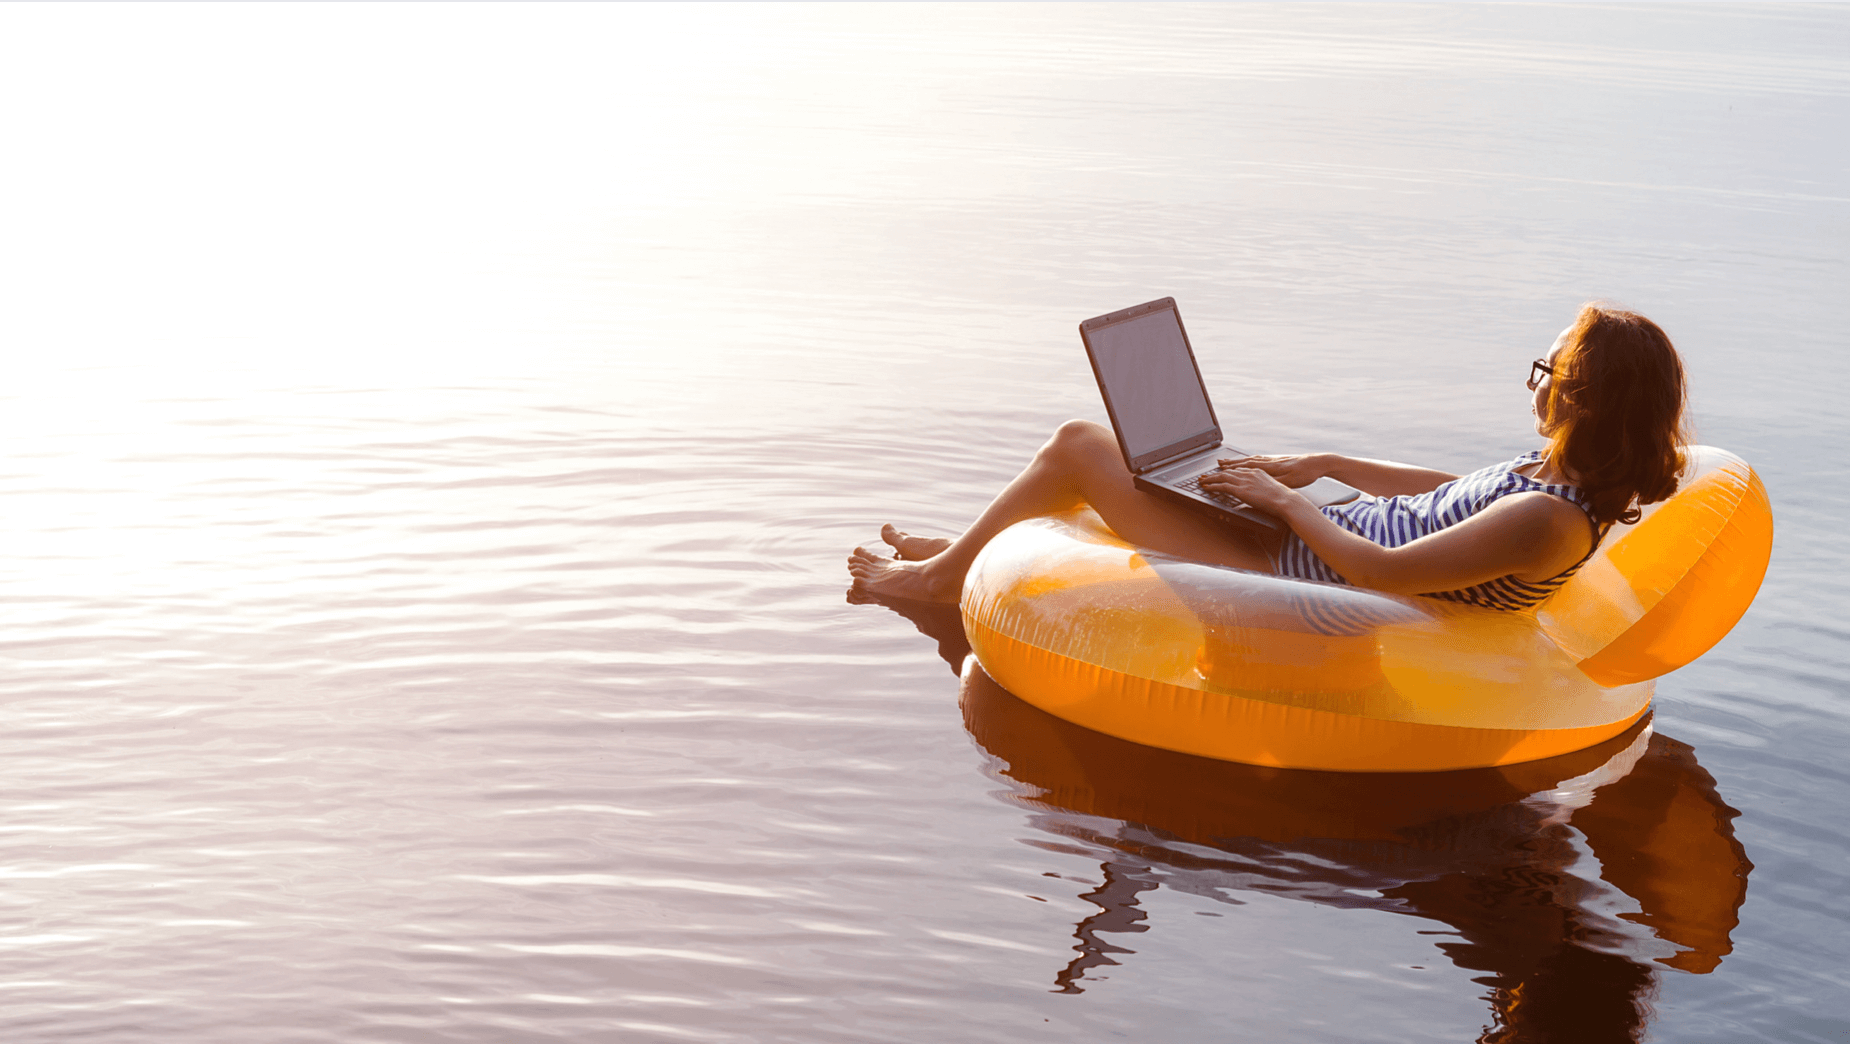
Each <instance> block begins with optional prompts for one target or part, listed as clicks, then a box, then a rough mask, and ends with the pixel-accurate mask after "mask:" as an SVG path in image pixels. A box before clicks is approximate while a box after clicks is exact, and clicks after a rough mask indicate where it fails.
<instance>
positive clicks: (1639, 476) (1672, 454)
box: [1543, 304, 1690, 525]
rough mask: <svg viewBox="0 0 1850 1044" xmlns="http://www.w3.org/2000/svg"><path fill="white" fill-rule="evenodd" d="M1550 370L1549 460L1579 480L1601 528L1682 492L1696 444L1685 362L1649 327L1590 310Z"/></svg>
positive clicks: (1631, 316)
mask: <svg viewBox="0 0 1850 1044" xmlns="http://www.w3.org/2000/svg"><path fill="white" fill-rule="evenodd" d="M1554 371H1555V373H1554V376H1553V377H1550V378H1549V380H1548V395H1547V405H1548V413H1547V414H1546V422H1545V425H1544V430H1543V434H1545V435H1547V436H1548V440H1549V444H1548V456H1549V457H1550V458H1551V459H1552V460H1553V461H1554V463H1555V465H1556V466H1557V467H1565V469H1566V470H1567V471H1568V472H1569V473H1571V474H1573V475H1574V476H1575V477H1576V479H1577V480H1578V482H1579V484H1580V489H1581V491H1582V492H1584V493H1586V494H1587V496H1588V498H1589V499H1590V500H1591V501H1592V507H1593V519H1594V521H1595V522H1598V523H1600V524H1601V525H1605V524H1607V523H1610V522H1636V521H1638V515H1639V508H1640V507H1641V506H1642V505H1645V504H1652V503H1656V502H1657V501H1660V500H1663V499H1664V498H1666V497H1668V496H1670V494H1672V493H1675V492H1676V489H1677V474H1678V472H1680V471H1682V470H1683V454H1682V447H1683V446H1684V445H1686V444H1688V442H1689V441H1690V433H1689V429H1688V426H1687V423H1686V421H1685V420H1684V413H1683V407H1684V400H1685V399H1687V398H1688V389H1687V385H1686V383H1685V381H1684V377H1683V360H1682V359H1681V358H1680V357H1679V356H1678V355H1677V350H1676V348H1674V347H1672V346H1671V344H1670V338H1669V337H1668V336H1666V335H1665V333H1664V331H1663V330H1661V329H1659V328H1658V325H1657V324H1656V323H1654V322H1652V321H1651V320H1649V319H1646V318H1645V317H1644V316H1642V315H1638V314H1636V313H1634V312H1626V311H1621V310H1619V309H1617V308H1611V307H1608V306H1606V305H1601V304H1588V305H1584V306H1582V307H1581V309H1580V315H1579V316H1577V317H1576V318H1575V319H1574V325H1573V326H1572V327H1570V328H1569V329H1568V333H1567V337H1566V339H1565V340H1564V341H1563V342H1562V345H1561V350H1560V352H1559V353H1557V354H1556V356H1555V359H1554Z"/></svg>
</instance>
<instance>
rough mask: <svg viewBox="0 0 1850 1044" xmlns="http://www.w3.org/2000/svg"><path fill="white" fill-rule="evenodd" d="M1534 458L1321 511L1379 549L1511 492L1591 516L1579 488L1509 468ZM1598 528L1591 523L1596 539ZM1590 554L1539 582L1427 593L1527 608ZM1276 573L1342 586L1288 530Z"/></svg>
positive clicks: (1506, 580) (1503, 581) (1499, 581)
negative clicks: (1552, 499)
mask: <svg viewBox="0 0 1850 1044" xmlns="http://www.w3.org/2000/svg"><path fill="white" fill-rule="evenodd" d="M1541 459H1542V454H1541V451H1539V450H1537V451H1533V452H1530V453H1525V454H1523V455H1522V456H1520V457H1517V458H1516V459H1515V460H1512V461H1509V462H1507V463H1504V464H1496V465H1493V466H1491V467H1488V468H1485V469H1484V470H1482V471H1474V472H1472V473H1471V474H1469V475H1466V476H1464V477H1463V478H1456V479H1453V480H1452V481H1450V482H1447V483H1446V484H1444V485H1443V486H1440V487H1439V488H1438V489H1435V490H1433V491H1432V492H1430V493H1421V494H1419V495H1417V496H1411V497H1381V498H1376V499H1368V498H1364V499H1361V500H1355V501H1351V502H1349V503H1347V504H1338V505H1335V506H1333V507H1326V508H1324V509H1323V513H1324V515H1326V516H1327V517H1329V518H1330V520H1331V521H1334V522H1335V523H1336V524H1337V525H1339V526H1341V527H1343V528H1344V529H1347V530H1349V531H1350V532H1351V533H1356V534H1359V535H1361V536H1364V537H1366V538H1368V539H1369V540H1372V541H1374V542H1375V543H1377V544H1380V545H1381V546H1383V547H1399V546H1401V545H1402V544H1408V543H1411V542H1413V541H1415V540H1418V539H1419V538H1420V537H1423V536H1426V535H1427V534H1429V533H1437V532H1438V531H1439V530H1441V529H1445V528H1447V527H1450V526H1455V525H1457V524H1458V523H1460V522H1463V521H1464V520H1465V519H1467V518H1470V517H1471V516H1472V515H1475V514H1477V513H1478V512H1480V511H1482V510H1484V509H1485V508H1487V507H1489V506H1490V504H1491V503H1492V502H1493V501H1495V500H1497V499H1498V498H1499V497H1505V496H1508V495H1509V494H1511V493H1533V492H1540V493H1552V494H1554V495H1555V496H1557V497H1561V498H1562V499H1564V500H1567V501H1569V502H1570V503H1572V504H1573V505H1574V506H1575V507H1578V508H1579V509H1580V510H1582V511H1585V512H1587V518H1588V519H1589V521H1590V520H1591V519H1592V517H1593V514H1592V504H1591V503H1590V502H1589V501H1588V500H1587V496H1586V494H1584V493H1582V492H1581V491H1580V489H1579V488H1578V487H1576V486H1554V485H1548V484H1546V483H1542V482H1537V481H1535V480H1534V479H1532V478H1529V477H1527V476H1526V475H1519V474H1517V473H1516V469H1517V468H1521V467H1526V466H1528V465H1530V464H1533V463H1535V462H1536V461H1539V460H1541ZM1601 532H1602V530H1600V529H1599V528H1597V527H1596V528H1595V535H1596V537H1597V535H1598V534H1600V533H1601ZM1598 546H1599V541H1598V540H1597V539H1595V540H1594V547H1598ZM1591 557H1593V552H1592V551H1590V550H1589V551H1588V552H1587V555H1586V558H1582V559H1581V560H1580V561H1578V562H1575V563H1574V564H1573V565H1572V566H1570V567H1569V568H1568V570H1567V571H1566V572H1564V573H1561V574H1559V575H1557V576H1553V577H1550V578H1548V579H1547V580H1543V581H1542V582H1541V583H1536V584H1532V583H1529V582H1528V581H1526V580H1520V579H1517V577H1516V576H1515V575H1514V574H1511V575H1509V576H1500V577H1498V578H1496V579H1495V580H1491V581H1487V582H1485V583H1481V584H1476V585H1473V586H1471V587H1464V588H1460V589H1458V590H1456V591H1435V592H1433V593H1431V594H1429V595H1427V596H1426V597H1428V598H1443V599H1445V600H1446V601H1449V602H1464V603H1466V604H1469V605H1481V606H1486V607H1488V608H1491V609H1528V608H1530V607H1531V606H1535V605H1539V604H1540V603H1541V602H1542V600H1543V599H1545V598H1547V597H1548V596H1549V595H1551V594H1553V593H1554V592H1555V589H1556V588H1558V587H1560V586H1561V585H1562V584H1564V583H1566V582H1567V578H1568V577H1570V576H1573V575H1574V574H1575V573H1577V572H1579V571H1580V567H1581V566H1583V565H1585V564H1586V562H1587V558H1591ZM1278 575H1280V576H1290V577H1296V578H1298V579H1300V580H1321V581H1323V582H1325V583H1331V584H1344V585H1348V584H1349V581H1347V580H1344V579H1343V578H1342V577H1341V576H1338V575H1337V573H1336V570H1334V569H1331V568H1330V567H1329V564H1328V563H1326V562H1324V560H1323V559H1321V558H1318V557H1317V555H1316V553H1315V552H1313V551H1311V549H1310V547H1309V546H1308V545H1306V544H1305V543H1304V541H1303V540H1302V539H1300V538H1299V537H1298V535H1297V534H1296V533H1290V534H1287V535H1286V537H1285V539H1284V543H1283V544H1282V545H1281V546H1280V547H1279V549H1278Z"/></svg>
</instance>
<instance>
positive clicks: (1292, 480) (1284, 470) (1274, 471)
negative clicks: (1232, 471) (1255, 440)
mask: <svg viewBox="0 0 1850 1044" xmlns="http://www.w3.org/2000/svg"><path fill="white" fill-rule="evenodd" d="M1333 463H1334V459H1333V458H1332V457H1331V455H1330V454H1328V453H1308V454H1288V455H1278V456H1259V455H1254V456H1250V457H1222V458H1221V461H1220V466H1221V467H1222V468H1223V469H1226V468H1257V469H1258V470H1260V471H1263V472H1265V473H1266V474H1268V475H1270V476H1272V477H1273V478H1275V479H1277V480H1278V481H1280V482H1282V483H1284V484H1285V485H1287V486H1289V487H1291V488H1292V489H1302V488H1303V487H1305V486H1308V485H1310V484H1311V483H1313V482H1315V481H1317V480H1318V479H1320V478H1322V477H1323V476H1325V475H1328V474H1329V473H1330V468H1331V465H1332V464H1333Z"/></svg>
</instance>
